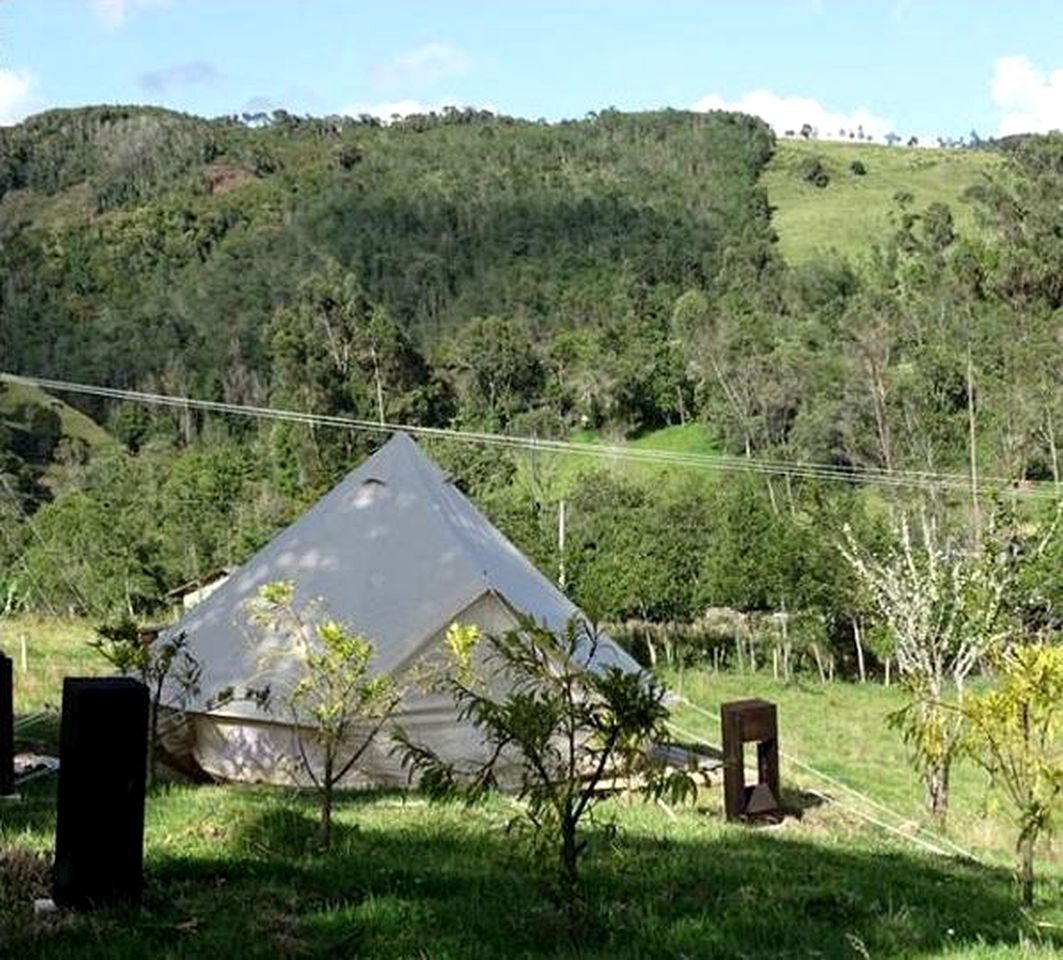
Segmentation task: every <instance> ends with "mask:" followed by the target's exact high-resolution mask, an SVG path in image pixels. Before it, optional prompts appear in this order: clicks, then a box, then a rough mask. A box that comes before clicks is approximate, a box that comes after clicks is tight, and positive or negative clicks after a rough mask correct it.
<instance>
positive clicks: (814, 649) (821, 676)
mask: <svg viewBox="0 0 1063 960" xmlns="http://www.w3.org/2000/svg"><path fill="white" fill-rule="evenodd" d="M811 647H812V656H814V657H815V658H816V669H817V670H818V671H819V682H820V683H826V682H827V675H826V674H825V673H824V672H823V658H822V657H821V656H820V655H819V644H818V643H815V642H813V643H812V644H811Z"/></svg>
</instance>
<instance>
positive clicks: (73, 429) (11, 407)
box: [0, 383, 115, 450]
mask: <svg viewBox="0 0 1063 960" xmlns="http://www.w3.org/2000/svg"><path fill="white" fill-rule="evenodd" d="M20 407H21V408H23V409H25V408H26V407H42V408H44V409H46V410H51V411H53V412H54V413H55V414H56V415H58V417H59V422H60V424H61V428H62V435H63V436H64V437H68V438H70V439H71V440H80V441H83V442H84V443H85V444H86V446H88V447H89V448H90V449H93V450H99V449H102V448H104V447H107V446H110V445H113V444H114V442H115V441H114V438H113V437H112V436H111V435H110V434H109V433H108V432H107V431H106V430H104V429H103V427H101V426H100V425H99V424H98V423H96V421H95V420H93V419H92V418H91V417H87V416H86V415H85V414H84V413H82V412H81V411H80V410H76V409H75V408H74V407H72V406H70V405H69V404H67V403H64V402H63V401H62V400H60V399H59V398H58V397H53V396H51V395H50V394H47V393H45V392H44V391H43V390H40V389H38V388H37V387H31V386H26V385H23V384H21V383H12V384H5V386H4V389H3V390H2V391H0V418H3V417H7V416H11V415H12V414H14V413H15V411H16V410H18V408H20Z"/></svg>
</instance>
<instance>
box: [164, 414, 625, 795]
mask: <svg viewBox="0 0 1063 960" xmlns="http://www.w3.org/2000/svg"><path fill="white" fill-rule="evenodd" d="M276 580H292V581H294V582H295V584H296V590H297V595H296V599H297V603H298V604H300V605H301V604H303V603H306V602H307V601H310V600H312V599H314V598H321V600H322V609H323V612H324V613H327V615H328V616H330V617H332V618H334V619H337V620H341V621H343V622H345V623H346V624H347V625H348V626H349V627H351V628H352V629H355V630H357V631H358V632H359V633H361V634H363V635H364V636H365V637H367V638H368V639H370V640H372V641H373V642H374V644H375V647H376V657H375V660H374V668H375V669H378V670H386V671H389V672H391V673H393V674H399V675H401V674H403V673H405V672H408V671H410V670H411V669H412V668H414V667H415V666H416V665H417V664H418V663H419V662H421V661H422V660H423V659H424V658H425V657H429V656H433V655H438V651H439V650H440V648H441V647H440V645H441V641H442V638H443V635H444V634H445V632H446V630H447V628H448V627H449V626H450V624H451V623H454V622H455V621H459V622H461V623H465V624H476V625H478V626H479V627H481V628H482V629H483V630H485V631H489V632H493V631H503V630H506V629H510V628H512V627H513V626H515V625H516V623H517V614H518V613H524V614H528V615H530V616H532V617H533V618H534V619H535V620H536V621H538V622H540V623H544V624H545V625H546V626H548V627H549V628H551V629H555V630H557V629H561V628H563V627H564V626H565V624H566V623H567V622H568V621H569V620H570V619H571V618H572V617H573V616H580V611H579V610H578V609H577V608H576V607H575V606H574V605H573V604H572V603H571V601H569V600H568V599H567V598H566V597H565V596H564V594H562V593H561V592H560V590H558V589H557V587H555V586H554V584H553V583H551V582H550V581H549V580H548V579H547V578H546V577H544V576H543V575H542V574H541V573H540V572H539V571H538V570H537V569H536V568H535V567H534V566H532V564H531V563H530V562H529V561H528V560H527V559H526V558H525V557H524V556H523V555H522V554H521V553H520V552H519V551H518V550H517V549H516V547H514V546H513V545H512V544H511V543H510V542H509V541H508V540H507V539H506V538H505V537H504V536H503V535H502V534H501V533H500V532H499V531H498V530H497V529H495V527H493V526H492V525H491V523H490V522H489V521H488V520H487V518H486V517H484V515H483V514H482V513H480V511H479V510H477V509H476V507H475V506H473V504H472V503H471V502H470V501H469V500H468V499H467V498H466V497H465V496H464V495H463V494H462V493H461V492H460V491H459V490H458V489H457V488H456V487H455V486H454V484H453V483H451V482H450V480H449V478H448V477H447V475H446V473H444V472H443V471H442V470H441V469H440V468H439V467H438V466H436V465H435V464H434V463H433V462H432V461H431V460H430V459H429V458H428V457H427V456H426V455H425V454H424V453H423V452H422V451H421V449H420V448H419V447H418V446H417V444H416V443H415V442H414V441H413V440H411V439H410V437H408V436H407V435H406V434H402V433H398V434H395V435H394V436H393V437H392V438H391V439H390V440H389V441H388V442H387V443H386V444H385V445H384V446H383V447H381V448H380V449H379V450H378V451H377V452H376V453H375V454H374V455H373V456H371V457H370V458H369V459H367V460H366V461H365V462H364V463H363V464H362V465H361V466H359V467H358V468H357V469H355V470H354V471H352V472H351V473H350V474H348V475H347V477H345V478H344V480H343V481H341V482H340V484H339V485H338V486H336V487H335V488H334V489H333V490H332V491H330V492H329V493H328V494H326V495H325V496H324V497H323V498H322V499H321V500H320V501H318V502H317V503H316V504H315V505H314V506H313V507H312V508H311V509H310V510H308V511H307V512H306V513H305V514H304V515H303V516H302V517H300V518H299V519H298V520H297V521H296V522H295V523H293V524H292V525H291V526H290V527H288V528H287V529H285V530H283V531H282V532H281V533H280V534H278V535H277V536H276V537H275V538H274V539H273V540H272V541H270V543H269V544H267V545H266V546H265V547H264V548H263V549H262V550H260V551H259V552H258V553H257V554H255V555H254V556H253V557H252V558H251V559H250V560H248V561H247V563H245V564H244V565H243V566H242V567H240V568H239V569H237V570H236V571H234V572H233V574H232V575H231V576H230V577H229V578H228V580H226V582H225V583H224V585H223V586H221V587H220V588H219V589H218V590H217V591H215V592H214V593H213V594H211V595H210V596H209V597H208V598H207V599H206V600H204V601H203V602H202V603H201V604H200V605H198V606H197V607H195V608H194V609H193V610H192V611H191V612H190V613H188V614H187V615H186V616H185V617H184V619H183V620H181V621H180V623H178V624H177V625H176V626H175V627H174V628H172V629H173V630H175V631H184V632H185V633H186V635H187V637H188V642H189V650H190V652H191V653H192V654H193V655H194V656H195V657H196V658H197V660H198V661H199V662H200V664H201V665H202V667H203V674H202V679H201V683H200V688H201V694H200V695H199V697H198V698H197V699H196V700H195V701H194V702H192V703H190V704H188V705H187V707H186V712H187V715H188V719H189V722H188V723H186V724H184V725H183V726H182V727H181V728H180V730H181V732H180V734H179V735H174V736H172V737H171V738H170V740H169V741H168V742H167V744H166V746H167V749H168V750H169V752H170V753H171V754H172V755H174V756H178V757H181V758H184V759H189V758H190V759H192V760H194V761H195V763H196V764H197V765H198V766H199V767H200V768H201V769H202V770H204V771H206V772H207V773H209V774H211V775H213V776H215V777H219V778H222V779H237V780H261V781H270V782H291V781H292V778H293V776H297V771H296V768H295V766H294V765H293V764H292V763H291V761H290V759H287V760H286V758H290V757H292V756H293V755H295V754H296V745H295V744H294V742H293V733H292V730H291V727H290V725H289V722H288V721H287V719H286V718H285V717H284V716H283V715H280V714H277V713H274V712H272V711H271V712H264V711H263V710H262V709H261V708H260V707H258V706H256V705H255V704H254V703H252V702H250V701H246V700H235V701H232V702H230V703H229V704H227V705H225V706H223V707H220V708H216V709H210V705H209V701H210V699H211V698H212V697H214V696H216V695H217V693H218V692H219V691H221V690H224V689H225V688H234V689H235V690H237V691H240V690H243V689H246V688H247V687H249V686H251V687H261V686H262V685H263V684H269V685H270V688H271V689H272V690H273V691H274V692H276V691H278V690H283V689H284V688H285V687H286V686H289V687H290V685H291V684H292V683H293V682H294V679H295V671H296V665H295V664H294V663H293V661H292V659H291V658H287V659H286V658H285V657H284V654H283V650H281V651H279V652H278V651H277V650H276V638H269V637H264V636H262V635H261V634H259V633H256V632H255V631H252V630H251V629H250V628H249V627H248V625H247V609H246V604H247V601H248V600H250V599H251V598H253V597H254V596H255V595H256V592H257V590H258V588H259V587H260V586H261V585H262V584H264V583H269V582H271V581H276ZM263 664H268V667H267V668H266V669H265V675H264V674H263ZM607 665H616V666H619V667H620V668H622V669H624V670H637V669H638V665H637V663H636V662H635V661H634V660H632V659H631V658H630V657H629V656H628V655H627V654H626V653H625V652H624V651H623V650H621V649H620V648H619V647H618V646H617V645H616V644H615V643H614V642H613V641H612V640H609V639H607V638H606V639H603V641H602V642H601V643H600V644H599V645H598V646H597V648H596V650H595V653H594V656H593V659H592V661H591V662H590V663H589V664H588V667H589V668H590V669H603V668H604V667H605V666H607ZM410 691H411V692H408V693H407V694H406V697H405V699H404V700H403V702H402V704H401V706H400V708H399V711H398V713H397V715H396V717H395V722H396V723H398V724H400V725H401V726H402V727H403V728H404V729H405V730H406V731H407V732H408V733H409V734H410V736H411V737H412V738H413V739H414V740H416V741H418V742H420V743H423V744H425V745H427V746H430V747H431V748H432V749H434V750H435V751H436V752H437V753H439V754H440V755H441V756H444V757H447V758H449V759H452V760H454V761H458V762H470V763H471V762H475V761H476V760H477V759H478V758H481V757H482V756H483V753H484V748H483V744H482V742H481V740H480V737H479V735H478V733H477V731H476V730H475V729H474V728H473V727H472V726H470V725H467V724H460V723H459V722H458V719H457V716H456V714H455V710H454V706H453V703H452V702H451V701H450V700H449V699H447V698H444V697H442V696H439V695H436V694H426V693H424V692H422V691H420V690H418V689H417V688H415V687H411V688H410ZM405 782H406V772H405V771H404V770H403V769H402V768H401V764H400V761H399V759H398V758H397V757H396V756H394V755H392V754H391V743H390V740H389V738H388V737H387V735H386V732H385V734H383V735H381V736H379V737H378V738H377V740H376V741H375V745H374V746H373V747H371V748H370V750H369V751H367V753H366V754H365V755H364V756H363V757H362V759H361V760H360V761H359V764H358V768H357V769H356V770H353V771H352V772H351V774H350V778H349V785H351V786H359V785H398V784H403V783H405Z"/></svg>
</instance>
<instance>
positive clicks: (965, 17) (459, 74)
mask: <svg viewBox="0 0 1063 960" xmlns="http://www.w3.org/2000/svg"><path fill="white" fill-rule="evenodd" d="M87 103H156V104H163V105H165V106H169V107H173V108H176V109H180V110H187V111H190V112H193V113H197V114H202V115H206V116H215V115H218V114H223V113H236V112H243V111H246V110H252V111H255V110H260V109H266V110H269V109H273V108H275V107H284V108H285V109H287V110H290V111H292V112H296V113H314V114H328V113H356V112H375V113H379V114H381V115H384V116H387V115H389V114H391V113H395V112H398V113H404V112H408V111H410V110H413V109H418V108H423V107H435V106H440V105H443V104H447V103H455V104H470V105H476V106H487V107H490V108H492V109H495V110H497V111H500V112H504V113H509V114H514V115H517V116H524V117H532V118H537V117H546V118H549V119H557V118H561V117H579V116H582V115H584V114H585V113H587V112H588V111H590V110H596V109H600V108H602V107H605V106H616V107H619V108H621V109H625V110H627V109H631V110H638V109H647V108H654V107H660V106H671V107H679V108H690V107H695V108H702V109H706V108H713V107H721V106H722V107H738V108H745V109H748V110H750V111H752V112H758V113H760V114H762V115H764V116H765V117H766V119H768V120H769V122H772V123H773V125H775V126H776V128H777V130H778V132H780V133H781V132H783V128H786V127H795V128H796V127H799V126H800V125H801V123H803V122H806V121H807V122H810V123H812V124H813V125H814V126H816V127H817V128H818V129H820V131H821V133H822V134H823V135H834V134H836V133H837V130H838V129H842V128H851V127H855V126H856V125H857V124H858V123H859V124H862V125H863V126H864V128H865V130H866V131H867V132H868V133H873V134H875V135H876V139H881V137H882V136H883V135H884V134H885V133H886V132H888V131H890V130H895V131H896V132H898V133H901V134H903V135H905V136H906V137H907V136H909V135H911V134H916V135H918V136H920V137H923V138H924V139H925V138H926V137H928V136H936V135H943V136H956V135H961V134H966V133H967V132H968V131H969V130H971V129H972V128H974V129H976V130H978V131H979V132H980V133H981V134H982V135H987V134H995V133H1011V132H1018V131H1020V130H1044V129H1052V128H1058V127H1061V126H1063V10H1061V8H1060V5H1059V3H1050V2H1043V3H1035V2H1026V3H1023V2H1018V0H1014V2H1011V3H1004V2H1000V3H990V2H975V0H968V2H966V3H948V2H943V0H942V2H931V0H893V2H883V3H879V2H872V0H849V2H841V0H792V2H791V0H776V2H754V0H746V2H738V0H732V2H730V3H722V2H705V0H703V2H700V3H688V2H679V0H672V2H669V0H658V2H656V3H650V2H641V3H634V2H619V0H617V2H590V0H587V2H580V0H568V2H565V3H555V2H535V3H532V2H526V3H522V2H516V0H495V2H490V3H489V2H458V0H449V2H436V3H429V2H413V0H384V2H381V0H374V2H355V0H348V2H336V0H300V2H296V0H0V124H5V123H12V122H15V121H17V120H18V119H20V118H21V117H23V116H25V115H27V114H29V113H32V112H35V111H37V110H41V109H46V108H48V107H55V106H74V105H78V104H87Z"/></svg>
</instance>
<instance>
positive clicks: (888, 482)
mask: <svg viewBox="0 0 1063 960" xmlns="http://www.w3.org/2000/svg"><path fill="white" fill-rule="evenodd" d="M0 382H6V383H13V384H21V385H25V386H33V387H38V388H40V389H44V390H50V391H57V392H66V393H75V394H83V395H87V396H95V397H102V398H105V399H110V400H125V401H131V402H135V403H145V404H151V405H155V406H164V407H171V408H178V409H182V410H189V409H195V410H202V411H205V412H209V413H217V414H225V415H232V416H241V417H250V418H253V419H262V420H275V421H281V422H288V423H299V424H303V425H307V426H323V427H333V428H338V429H346V430H361V431H368V432H373V433H394V432H396V431H404V432H406V433H409V434H411V435H413V436H419V437H425V438H434V439H444V440H454V441H458V442H463V443H473V444H480V445H487V446H495V447H502V448H509V449H522V450H538V451H544V452H553V453H558V454H565V455H574V456H581V457H592V458H593V457H597V458H599V459H611V460H624V461H628V462H632V463H647V464H652V465H658V466H671V465H674V466H686V467H699V468H703V469H714V470H725V471H741V472H747V473H757V474H761V475H765V476H769V477H770V476H780V477H790V478H797V479H813V480H829V481H836V482H845V483H861V482H867V483H875V484H881V485H885V486H892V487H904V488H913V489H923V490H941V489H945V490H950V489H951V490H957V491H968V490H970V487H971V481H970V478H969V477H968V476H967V475H965V474H960V473H944V472H936V471H922V470H886V469H883V468H880V467H849V466H839V465H837V464H829V463H816V462H809V461H785V460H770V459H759V458H757V459H754V458H743V457H736V456H730V455H727V454H698V453H672V452H669V451H664V450H640V449H638V448H635V447H630V446H617V445H609V444H587V443H574V442H572V441H566V440H545V439H540V438H537V437H521V436H508V435H504V434H496V433H484V432H477V431H471V430H457V429H453V428H446V427H426V426H421V425H417V424H400V423H389V422H380V421H376V420H368V419H364V418H358V417H347V416H338V415H329V414H315V413H305V412H302V411H298V410H285V409H279V408H276V407H264V406H256V405H250V404H234V403H226V402H222V401H216V400H199V399H196V398H194V397H183V396H174V395H172V394H162V393H148V392H145V391H140V390H126V389H121V388H117V387H104V386H97V385H94V384H83V383H74V382H71V381H65V380H54V379H50V378H45V377H31V376H21V375H16V374H10V373H0ZM978 486H979V487H982V488H984V489H989V490H993V489H1000V488H1004V487H1011V488H1013V490H1014V492H1015V493H1019V494H1023V495H1032V496H1054V495H1056V493H1057V489H1054V488H1053V486H1050V485H1047V484H1033V483H1028V484H1027V485H1026V486H1025V487H1023V488H1014V483H1013V481H1012V480H1011V479H1009V478H1006V477H991V476H982V477H980V478H979V480H978Z"/></svg>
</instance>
